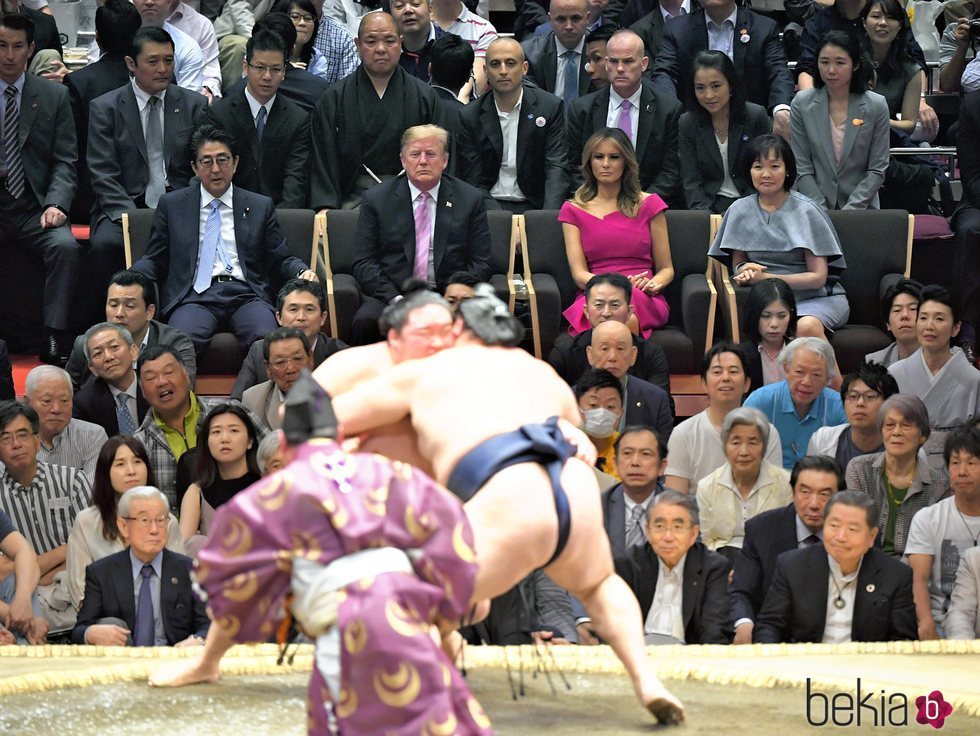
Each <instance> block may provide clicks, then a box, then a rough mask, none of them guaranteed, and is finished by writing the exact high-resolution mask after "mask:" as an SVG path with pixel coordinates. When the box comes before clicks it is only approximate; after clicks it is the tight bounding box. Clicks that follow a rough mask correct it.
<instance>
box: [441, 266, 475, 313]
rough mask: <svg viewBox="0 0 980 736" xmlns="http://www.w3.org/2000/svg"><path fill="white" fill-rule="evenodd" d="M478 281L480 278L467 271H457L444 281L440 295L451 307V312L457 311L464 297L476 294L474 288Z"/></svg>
mask: <svg viewBox="0 0 980 736" xmlns="http://www.w3.org/2000/svg"><path fill="white" fill-rule="evenodd" d="M479 283H480V279H478V278H477V277H476V276H474V275H473V274H471V273H470V272H469V271H457V272H456V273H454V274H452V275H451V276H450V277H449V280H448V281H446V288H445V289H443V294H442V297H443V299H445V300H446V303H447V304H448V305H449V306H450V307H452V310H453V312H456V313H458V312H459V303H460V302H461V301H463V300H464V299H472V298H473V297H474V296H475V295H476V291H475V288H476V285H477V284H479Z"/></svg>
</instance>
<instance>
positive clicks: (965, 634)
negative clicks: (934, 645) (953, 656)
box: [945, 547, 980, 639]
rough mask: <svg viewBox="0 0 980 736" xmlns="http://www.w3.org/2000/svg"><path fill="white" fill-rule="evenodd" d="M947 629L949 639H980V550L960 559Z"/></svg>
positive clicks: (969, 550) (973, 549)
mask: <svg viewBox="0 0 980 736" xmlns="http://www.w3.org/2000/svg"><path fill="white" fill-rule="evenodd" d="M945 629H946V638H947V639H980V548H976V547H971V548H970V549H968V550H966V552H964V553H963V556H962V557H960V566H959V569H957V571H956V584H955V585H954V586H953V596H952V599H951V600H950V603H949V611H947V613H946V620H945Z"/></svg>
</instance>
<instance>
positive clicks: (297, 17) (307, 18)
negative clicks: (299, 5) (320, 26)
mask: <svg viewBox="0 0 980 736" xmlns="http://www.w3.org/2000/svg"><path fill="white" fill-rule="evenodd" d="M289 20H291V21H292V22H293V23H312V22H313V21H315V20H316V18H314V17H313V16H312V15H307V14H306V13H290V14H289Z"/></svg>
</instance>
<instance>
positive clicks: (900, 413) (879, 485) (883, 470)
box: [844, 394, 949, 557]
mask: <svg viewBox="0 0 980 736" xmlns="http://www.w3.org/2000/svg"><path fill="white" fill-rule="evenodd" d="M878 427H879V429H880V431H881V435H882V440H883V444H884V448H885V449H884V452H878V453H874V454H871V455H860V456H858V457H856V458H854V459H853V460H852V461H851V463H850V464H849V465H848V466H847V470H846V471H845V473H844V477H845V479H846V485H847V487H848V488H850V489H851V490H855V491H863V492H865V493H867V494H868V495H869V496H870V497H871V499H872V500H873V501H874V502H875V504H876V505H877V508H878V524H877V526H878V528H879V529H880V530H881V532H880V534H881V539H879V540H878V541H879V544H880V546H881V549H882V550H883V551H884V552H885V554H888V555H895V556H897V557H901V556H902V555H904V554H905V545H906V540H907V539H908V534H909V527H910V525H911V524H912V517H913V516H915V514H916V513H917V512H918V511H920V510H921V509H924V508H926V507H927V506H932V505H933V504H934V503H936V502H937V501H940V500H942V499H943V498H946V497H947V496H949V478H947V477H946V475H945V474H944V473H943V472H942V471H941V470H936V469H934V468H931V467H929V465H928V464H927V463H926V462H925V461H924V460H923V459H922V457H921V456H920V454H919V448H920V447H922V445H923V444H924V443H925V441H926V440H927V439H928V438H929V414H928V412H927V411H926V407H925V405H924V404H923V403H922V401H921V400H920V399H919V397H917V396H911V395H909V394H896V395H895V396H892V397H891V398H889V399H887V400H886V401H885V403H884V404H882V405H881V409H879V410H878Z"/></svg>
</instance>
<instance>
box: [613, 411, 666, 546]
mask: <svg viewBox="0 0 980 736" xmlns="http://www.w3.org/2000/svg"><path fill="white" fill-rule="evenodd" d="M614 449H615V452H616V463H615V468H616V475H617V477H618V478H619V479H620V480H619V482H618V483H616V484H615V485H614V486H612V487H611V488H609V489H607V490H605V491H603V493H602V518H603V524H604V526H605V527H606V535H607V536H608V537H609V546H610V547H611V548H612V555H613V558H616V557H623V556H625V555H626V552H627V551H628V550H629V549H630V548H632V547H634V546H636V545H638V544H643V542H645V541H646V539H647V537H646V526H645V524H644V520H643V519H644V514H645V512H646V510H647V509H648V508H649V507H650V503H651V499H653V497H654V496H656V495H657V494H658V493H663V491H664V486H663V484H662V483H661V482H660V476H661V475H663V472H664V467H665V465H666V463H667V445H666V444H664V443H663V442H661V439H660V435H659V434H657V430H655V429H654V428H653V427H650V426H645V425H642V424H630V425H628V426H627V427H626V428H625V429H624V430H623V431H622V432H621V433H620V435H619V437H617V438H616V442H615V443H614Z"/></svg>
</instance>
